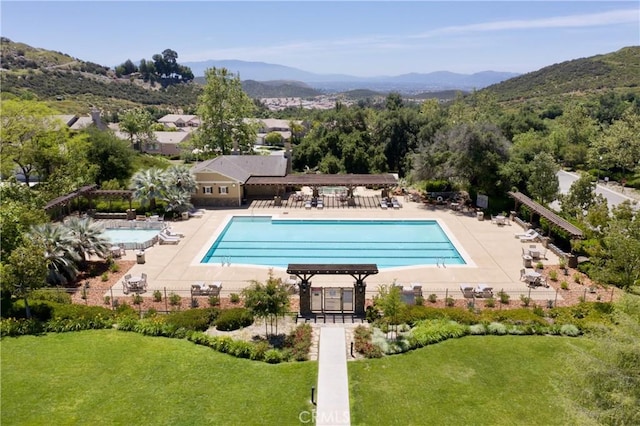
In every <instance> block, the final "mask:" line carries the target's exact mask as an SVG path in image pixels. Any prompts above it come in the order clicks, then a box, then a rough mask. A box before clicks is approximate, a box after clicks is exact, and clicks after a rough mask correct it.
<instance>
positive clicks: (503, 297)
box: [498, 290, 511, 305]
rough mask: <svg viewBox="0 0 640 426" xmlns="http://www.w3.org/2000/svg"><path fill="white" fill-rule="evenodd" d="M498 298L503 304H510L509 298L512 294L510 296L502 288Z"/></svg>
mask: <svg viewBox="0 0 640 426" xmlns="http://www.w3.org/2000/svg"><path fill="white" fill-rule="evenodd" d="M498 298H499V299H500V303H502V304H503V305H508V304H509V299H510V298H511V296H509V295H508V294H507V293H505V292H504V291H502V290H500V291H499V292H498Z"/></svg>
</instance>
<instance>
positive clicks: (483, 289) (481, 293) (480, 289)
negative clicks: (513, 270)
mask: <svg viewBox="0 0 640 426" xmlns="http://www.w3.org/2000/svg"><path fill="white" fill-rule="evenodd" d="M474 294H475V296H476V297H482V298H486V299H488V298H490V297H493V287H489V286H487V285H486V284H478V286H477V287H476V289H475V290H474Z"/></svg>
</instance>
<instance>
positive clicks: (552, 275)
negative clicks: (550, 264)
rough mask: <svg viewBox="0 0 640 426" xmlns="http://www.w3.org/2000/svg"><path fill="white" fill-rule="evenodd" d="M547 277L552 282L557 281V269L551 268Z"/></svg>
mask: <svg viewBox="0 0 640 426" xmlns="http://www.w3.org/2000/svg"><path fill="white" fill-rule="evenodd" d="M549 279H550V280H551V281H553V282H556V281H558V271H557V270H555V269H552V270H550V271H549Z"/></svg>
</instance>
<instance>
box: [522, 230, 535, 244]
mask: <svg viewBox="0 0 640 426" xmlns="http://www.w3.org/2000/svg"><path fill="white" fill-rule="evenodd" d="M539 237H540V234H538V233H537V232H536V231H533V232H532V233H531V234H530V235H526V236H523V237H520V242H522V243H528V242H531V241H536V240H537V239H538V238H539Z"/></svg>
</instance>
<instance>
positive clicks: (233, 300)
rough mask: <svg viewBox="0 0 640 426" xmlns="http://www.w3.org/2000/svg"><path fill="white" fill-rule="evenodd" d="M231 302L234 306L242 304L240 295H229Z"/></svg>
mask: <svg viewBox="0 0 640 426" xmlns="http://www.w3.org/2000/svg"><path fill="white" fill-rule="evenodd" d="M229 301H230V302H231V303H233V304H236V303H240V295H239V294H238V293H231V294H230V295H229Z"/></svg>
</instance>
